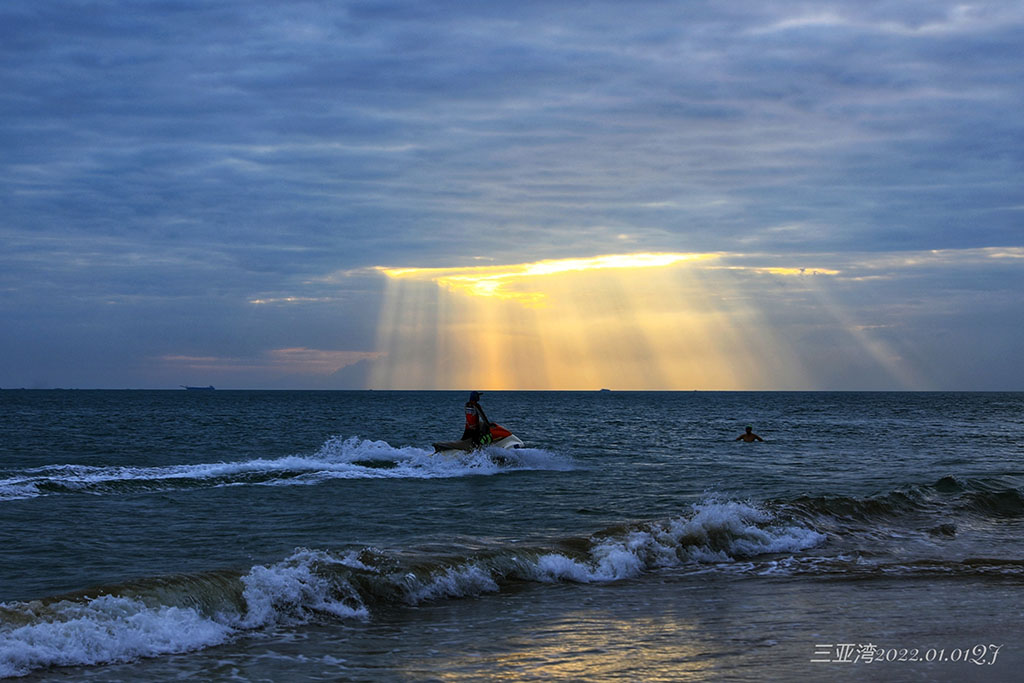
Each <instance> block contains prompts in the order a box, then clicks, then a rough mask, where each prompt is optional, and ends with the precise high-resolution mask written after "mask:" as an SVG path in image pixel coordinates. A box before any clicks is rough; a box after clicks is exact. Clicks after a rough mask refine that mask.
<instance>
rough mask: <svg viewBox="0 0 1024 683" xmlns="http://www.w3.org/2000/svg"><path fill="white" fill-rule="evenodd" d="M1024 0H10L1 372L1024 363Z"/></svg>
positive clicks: (238, 379) (670, 383) (515, 385)
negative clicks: (476, 0)
mask: <svg viewBox="0 0 1024 683" xmlns="http://www.w3.org/2000/svg"><path fill="white" fill-rule="evenodd" d="M1021 45H1024V5H1022V4H1021V3H1016V2H947V1H945V0H923V1H916V0H902V1H899V2H895V1H879V2H874V1H870V0H856V1H849V2H829V1H827V0H821V1H814V2H799V1H789V0H773V1H768V0H752V1H750V2H746V1H743V0H736V1H729V2H721V1H716V2H712V1H708V2H702V1H700V0H693V1H689V0H687V1H678V2H667V1H666V2H644V1H638V2H583V1H579V2H576V1H566V2H551V1H550V0H546V1H544V2H531V1H529V0H519V1H517V2H481V3H467V2H430V1H428V0H416V1H409V2H401V1H390V2H377V1H374V0H367V1H362V2H346V1H337V0H332V1H324V2H304V1H302V0H291V1H288V2H267V1H263V0H136V1H133V2H128V1H126V0H123V1H120V2H114V1H104V0H79V1H67V0H47V2H39V1H38V0H5V2H3V3H2V4H0V330H2V331H0V388H5V389H8V388H20V387H24V388H83V389H87V388H139V389H142V388H155V389H163V388H167V389H173V388H177V387H179V386H181V385H202V386H205V385H214V386H216V387H217V388H225V389H231V388H235V389H363V388H374V389H478V390H484V389H507V390H515V389H542V390H570V389H571V390H596V389H599V388H609V389H613V390H693V389H698V390H774V389H778V390H1024V363H1021V361H1020V359H1021V357H1022V356H1024V116H1022V114H1021V112H1024V53H1022V52H1021V49H1020V46H1021Z"/></svg>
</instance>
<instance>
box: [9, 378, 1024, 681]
mask: <svg viewBox="0 0 1024 683" xmlns="http://www.w3.org/2000/svg"><path fill="white" fill-rule="evenodd" d="M172 394H174V392H141V393H136V392H120V393H118V392H113V393H105V392H92V393H90V392H65V393H63V395H61V394H58V393H50V392H25V393H21V392H9V393H5V395H4V396H5V398H4V400H5V401H6V403H5V407H6V408H8V412H7V414H8V415H10V416H13V417H12V419H11V420H9V421H7V423H6V424H5V425H2V426H0V445H2V446H3V455H4V459H3V465H2V466H0V520H2V521H3V522H4V524H3V526H2V529H3V531H0V541H2V542H3V544H4V547H6V548H8V552H7V553H5V554H4V556H3V557H0V576H3V577H4V581H3V583H2V585H0V591H2V594H0V601H2V606H0V675H16V676H27V680H33V679H38V680H42V679H45V678H46V677H47V676H48V675H50V674H53V675H61V676H63V675H72V676H74V677H75V678H81V679H83V680H88V679H94V680H118V679H119V678H123V679H125V680H127V679H132V678H145V677H151V678H161V677H175V676H178V675H181V674H182V673H183V672H193V673H194V674H195V675H200V676H201V675H204V673H205V674H210V675H214V674H215V675H216V676H223V677H228V674H229V672H232V671H234V672H236V673H235V674H230V675H231V676H234V677H236V678H239V679H240V680H258V679H260V678H261V677H265V676H266V672H273V671H281V672H285V671H290V672H291V674H292V675H293V677H298V680H320V679H323V678H327V679H330V678H332V677H334V678H338V677H342V678H344V677H355V678H358V679H361V680H364V679H365V680H393V679H394V678H399V679H401V678H405V679H408V680H419V679H421V678H426V679H430V678H432V677H436V678H440V677H443V678H447V679H460V678H462V679H470V678H474V677H477V678H479V677H488V676H502V675H509V676H512V677H519V678H529V677H531V676H534V675H538V676H539V675H541V674H544V675H547V676H549V677H562V678H573V677H584V678H586V676H585V675H583V673H581V672H590V674H589V675H590V677H591V678H592V679H600V678H601V677H603V676H608V677H611V676H624V677H642V678H644V679H646V680H679V679H680V678H683V679H685V678H687V677H691V678H699V677H701V676H704V675H708V676H713V677H714V676H718V677H728V678H735V679H738V680H745V679H748V678H749V679H750V680H754V679H755V678H758V677H759V676H760V677H761V678H763V677H764V675H767V674H769V673H771V675H783V677H785V676H786V675H789V674H792V675H793V676H813V677H825V676H827V677H830V678H834V677H839V678H840V679H842V678H843V677H849V678H851V679H852V677H854V676H857V675H860V676H865V675H866V676H869V677H872V676H873V677H879V678H885V679H886V680H914V679H915V678H916V679H921V678H924V679H928V680H946V679H948V680H965V677H966V680H971V676H976V677H977V679H978V680H982V679H985V680H1011V677H1009V676H1008V674H1009V673H1011V672H1013V671H1015V667H1016V666H1017V665H1018V664H1020V663H1021V647H1020V645H1019V644H1020V643H1021V642H1022V641H1024V634H1022V633H1021V627H1019V626H1017V624H1019V623H1024V620H1022V619H1021V617H1024V613H1022V612H1021V609H1020V608H1016V607H1014V605H1015V604H1016V602H1015V596H1016V594H1017V591H1019V589H1020V588H1021V586H1022V585H1024V552H1022V550H1021V545H1020V543H1019V540H1018V539H1019V538H1020V534H1021V532H1024V472H1022V470H1021V468H1020V467H1019V465H1018V464H1017V463H1018V462H1019V460H1018V458H1019V456H1020V455H1021V454H1022V447H1021V444H1020V442H1019V440H1018V437H1017V436H1016V435H1017V434H1019V433H1022V428H1024V424H1022V421H1024V417H1022V415H1024V410H1022V409H1024V394H1012V393H1010V394H1006V393H998V394H975V393H971V394H945V393H943V394H930V393H929V394H913V395H896V394H891V393H883V394H864V393H858V394H842V395H839V394H835V393H827V394H814V395H808V394H788V393H786V394H778V393H773V394H769V395H766V394H764V393H761V392H751V393H743V392H740V393H728V394H715V395H711V394H706V395H702V396H700V397H698V398H696V399H695V398H694V397H693V396H692V395H690V394H688V393H687V394H673V395H665V394H631V395H626V394H624V393H620V392H592V393H579V392H566V393H562V394H547V393H543V394H542V393H536V392H534V393H529V392H528V393H497V392H496V393H494V394H492V395H490V396H488V397H487V399H488V400H490V401H491V403H490V404H489V405H488V407H489V408H491V407H492V406H493V408H494V411H493V412H494V415H495V416H496V419H498V420H499V421H501V422H502V423H503V424H506V425H508V426H510V427H512V428H513V429H514V430H515V431H517V432H520V433H521V436H523V437H524V440H526V441H527V446H528V448H526V449H524V450H522V451H520V452H517V454H516V459H515V460H513V461H511V462H506V463H504V464H497V463H495V462H493V461H491V460H490V459H489V458H488V457H486V454H481V453H476V454H467V455H466V456H465V457H463V458H456V459H454V460H443V461H442V460H438V459H436V458H434V457H432V456H431V454H430V449H429V447H428V446H426V445H425V444H427V443H429V441H430V440H431V439H432V438H434V437H436V436H437V434H436V433H434V432H431V433H429V434H424V433H423V430H422V428H421V425H423V424H433V425H442V428H443V425H445V424H449V423H451V422H453V419H452V417H453V416H452V414H451V413H452V412H453V411H452V410H451V406H450V405H448V403H450V401H449V400H448V399H449V398H451V399H455V400H457V395H455V394H451V393H446V392H440V393H437V392H409V393H389V394H386V395H385V394H381V393H380V392H357V393H338V394H335V393H331V392H326V393H320V392H286V393H278V392H237V393H236V392H229V391H225V392H223V393H222V392H221V390H218V391H217V392H214V393H212V394H210V393H207V394H204V396H203V397H202V398H200V399H198V400H192V398H193V397H192V396H191V395H190V396H189V397H188V399H187V400H182V399H183V398H184V396H185V392H180V393H179V394H177V395H172ZM12 396H14V399H13V400H10V399H11V397H12ZM54 397H56V399H55V398H54ZM442 398H443V399H445V400H443V401H442V400H439V399H442ZM210 399H213V400H210ZM456 407H458V406H456ZM382 409H384V410H382ZM491 412H492V411H491V410H489V414H491ZM652 414H657V415H658V416H659V417H662V418H664V419H661V420H655V421H653V422H652V421H651V420H650V419H649V418H650V416H651V415H652ZM58 416H59V417H60V418H61V419H60V420H55V419H53V418H54V417H58ZM455 418H456V419H457V418H458V416H457V415H456V416H455ZM510 418H511V419H510ZM748 421H752V422H754V423H755V424H756V425H757V427H756V429H757V431H758V432H759V433H762V434H763V435H765V436H766V438H767V441H766V442H765V443H757V444H742V443H734V442H732V440H731V438H732V437H734V436H735V433H736V432H737V430H738V429H739V428H741V427H742V424H745V423H747V422H748ZM566 424H571V425H573V427H574V428H575V429H574V431H572V432H571V433H569V432H567V431H566V430H565V425H566ZM449 428H450V425H449ZM435 429H436V427H435ZM438 431H440V430H438ZM822 434H828V435H829V438H828V439H827V440H822V439H821V438H820V436H821V435H822ZM921 434H928V435H930V437H931V438H930V439H921V438H920V436H921ZM40 568H42V571H40ZM609 596H615V598H614V599H613V600H612V599H609ZM726 615H731V616H729V618H728V619H727V618H726ZM492 622H493V623H494V625H493V626H488V624H491V623H492ZM538 633H544V634H547V635H546V637H540V636H539V635H537V634H538ZM388 634H390V635H388ZM814 641H817V642H814ZM968 643H969V644H970V646H971V647H972V648H973V647H976V646H983V645H984V646H986V647H988V646H993V647H994V646H996V645H999V646H1000V649H999V650H998V651H996V652H995V653H994V655H995V656H994V657H993V659H994V662H993V663H992V664H971V665H970V666H969V667H966V666H965V665H964V664H963V662H951V661H944V662H943V661H930V662H929V661H918V662H910V661H884V659H881V660H876V661H873V662H871V663H870V664H869V663H864V662H860V661H858V662H852V661H844V659H843V658H844V657H846V656H847V655H848V654H849V652H853V650H849V648H848V650H849V652H846V651H842V650H839V649H831V650H830V652H829V657H830V658H833V659H838V661H834V662H828V663H821V662H818V663H812V662H811V661H810V660H811V659H812V658H814V656H815V651H814V648H815V647H817V646H823V645H830V646H831V647H832V648H839V647H840V646H843V645H855V646H857V648H867V646H872V647H874V648H876V649H881V650H882V651H883V655H882V656H883V657H884V656H886V653H887V651H885V650H884V649H885V648H896V649H897V651H896V655H894V656H897V657H898V656H899V652H898V651H899V649H907V650H911V649H913V648H917V649H918V650H919V651H920V656H921V657H924V656H925V655H927V653H928V652H933V653H934V654H933V655H932V656H933V658H938V657H939V655H938V653H939V652H940V651H944V650H948V652H949V653H950V655H949V656H951V654H952V653H953V652H954V651H958V652H963V651H965V650H964V648H965V647H966V646H967V644H968ZM76 644H77V645H76ZM78 646H81V647H80V649H79V650H77V652H78V654H77V655H76V654H75V652H76V649H75V648H76V647H78ZM858 651H859V650H858ZM865 651H866V652H868V653H870V652H871V650H870V649H868V650H865ZM474 653H475V654H474ZM861 654H863V653H861ZM986 654H987V655H992V654H993V653H992V652H986ZM906 656H907V657H909V656H910V655H909V653H908V654H907V655H906ZM958 656H959V654H958ZM76 657H77V659H76ZM819 658H821V655H820V654H819ZM947 658H948V656H947ZM616 662H618V663H616ZM89 663H91V664H92V665H91V666H86V667H82V666H80V665H81V664H89ZM954 664H957V665H958V666H954ZM66 666H70V667H71V668H62V667H66ZM53 667H57V668H53ZM631 667H632V668H631ZM1004 667H1005V668H1004ZM211 672H212V673H211ZM238 672H241V673H238ZM261 672H264V673H261ZM531 672H534V673H531ZM236 674H237V675H236ZM673 676H676V677H675V678H673Z"/></svg>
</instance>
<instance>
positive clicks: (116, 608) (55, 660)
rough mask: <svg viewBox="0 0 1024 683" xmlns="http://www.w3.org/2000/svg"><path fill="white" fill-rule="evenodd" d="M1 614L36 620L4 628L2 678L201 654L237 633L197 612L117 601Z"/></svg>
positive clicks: (34, 606)
mask: <svg viewBox="0 0 1024 683" xmlns="http://www.w3.org/2000/svg"><path fill="white" fill-rule="evenodd" d="M0 610H3V611H6V610H11V611H12V612H13V611H17V612H19V613H21V614H22V615H26V616H28V615H30V616H31V617H33V618H32V619H31V621H30V622H29V623H27V624H24V625H22V626H18V627H11V626H8V625H6V624H3V623H0V678H4V677H9V676H21V675H25V674H27V673H29V672H30V671H33V670H35V669H40V668H47V667H51V666H73V665H84V664H100V663H110V662H125V661H131V660H134V659H138V658H140V657H152V656H156V655H162V654H171V653H177V652H188V651H191V650H198V649H201V648H205V647H210V646H212V645H217V644H220V643H223V642H225V641H227V640H228V639H229V638H230V637H231V635H232V633H233V631H234V629H232V628H231V627H230V626H228V625H226V624H223V623H218V622H217V621H215V620H214V619H211V618H209V617H205V616H203V615H201V614H199V612H197V611H196V610H195V609H192V608H182V607H170V606H165V605H161V606H156V607H150V606H147V605H146V604H145V603H143V602H142V601H140V600H137V599H132V598H124V597H117V596H113V595H104V596H100V597H97V598H93V599H91V600H88V601H87V602H85V603H78V602H71V601H62V602H57V603H53V604H49V605H46V606H42V605H40V604H38V603H29V604H27V605H12V604H6V603H5V604H3V605H0Z"/></svg>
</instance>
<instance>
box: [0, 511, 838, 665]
mask: <svg viewBox="0 0 1024 683" xmlns="http://www.w3.org/2000/svg"><path fill="white" fill-rule="evenodd" d="M824 539H825V537H824V536H823V535H822V534H820V533H818V532H816V531H814V530H812V529H809V528H806V527H803V526H800V525H794V524H791V523H786V522H782V521H779V520H777V519H776V518H775V516H774V515H773V514H772V513H770V512H768V511H766V510H764V509H762V508H758V507H756V506H753V505H749V504H746V503H738V502H718V501H705V502H703V503H700V504H697V505H694V506H693V508H692V509H691V510H690V511H689V513H688V514H686V515H682V516H679V517H675V518H671V519H667V520H663V521H658V522H648V523H642V524H636V525H630V526H624V527H620V528H616V529H611V530H607V531H605V532H602V533H599V534H597V535H595V536H593V537H591V538H586V539H582V538H577V539H567V540H565V541H563V542H561V543H558V544H555V545H554V546H552V547H499V548H493V549H490V550H488V551H483V552H479V553H475V554H472V555H468V556H460V557H418V558H415V559H408V558H407V556H405V555H403V554H399V553H392V552H385V551H382V550H379V549H376V548H363V549H359V550H348V551H342V552H336V551H330V550H313V549H305V548H300V549H297V550H296V551H295V552H294V553H293V554H292V555H291V556H289V557H287V558H285V559H284V560H282V561H280V562H277V563H274V564H269V565H256V566H253V567H251V568H250V569H249V570H248V571H247V572H245V573H231V572H214V573H209V574H204V575H192V576H178V577H160V578H152V579H144V580H139V581H135V582H132V583H130V584H126V585H123V586H119V587H112V588H104V589H98V590H96V591H91V592H88V593H82V594H79V595H67V596H57V597H54V598H50V599H45V600H34V601H26V602H8V603H0V677H7V676H21V675H25V674H28V673H29V672H31V671H35V670H39V669H45V668H50V667H56V666H82V665H94V664H106V663H116V662H126V661H132V660H135V659H139V658H144V657H154V656H159V655H164V654H171V653H181V652H188V651H193V650H198V649H203V648H207V647H212V646H215V645H219V644H222V643H225V642H229V641H231V640H234V639H238V638H244V637H246V636H247V635H248V634H252V633H254V632H257V631H258V630H260V629H264V628H267V627H270V626H274V625H278V624H305V623H314V622H330V621H336V620H347V619H355V620H366V619H370V618H372V616H373V613H374V609H375V608H378V607H379V606H381V605H386V604H398V605H408V606H413V605H417V604H420V603H422V602H425V601H436V600H441V599H448V598H465V597H474V596H479V595H482V594H485V593H492V592H496V591H500V590H501V589H502V587H503V586H505V585H507V584H509V583H511V582H517V583H522V582H535V583H557V582H574V583H597V582H609V581H615V580H620V579H627V578H632V577H636V576H638V575H640V574H642V573H644V572H647V571H651V570H655V569H661V568H672V567H675V568H682V567H687V566H691V567H699V566H702V565H703V564H705V563H709V562H711V563H721V562H743V561H748V560H750V559H751V558H757V557H760V556H763V555H765V554H769V555H770V554H777V553H786V554H792V553H798V552H800V551H802V550H805V549H807V548H810V547H813V546H815V545H818V544H820V543H822V542H823V541H824Z"/></svg>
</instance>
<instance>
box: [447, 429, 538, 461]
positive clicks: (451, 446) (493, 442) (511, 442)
mask: <svg viewBox="0 0 1024 683" xmlns="http://www.w3.org/2000/svg"><path fill="white" fill-rule="evenodd" d="M524 445H525V444H523V441H522V439H520V438H519V437H518V436H516V435H515V434H513V433H512V432H510V431H508V430H507V429H505V428H504V427H502V426H501V425H498V424H491V433H490V441H488V442H486V443H480V444H475V443H473V442H472V441H470V440H469V439H461V440H459V441H439V442H437V443H435V444H434V455H439V454H440V455H458V454H460V453H467V452H469V451H474V450H476V449H478V448H522V447H523V446H524Z"/></svg>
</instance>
